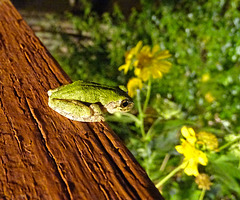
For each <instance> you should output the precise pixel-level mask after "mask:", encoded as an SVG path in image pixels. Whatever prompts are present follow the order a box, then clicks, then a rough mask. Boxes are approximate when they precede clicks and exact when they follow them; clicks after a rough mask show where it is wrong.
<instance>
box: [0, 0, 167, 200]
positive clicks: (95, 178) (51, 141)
mask: <svg viewBox="0 0 240 200" xmlns="http://www.w3.org/2000/svg"><path fill="white" fill-rule="evenodd" d="M69 82H70V79H69V77H68V76H67V75H66V74H65V73H64V72H63V71H62V69H61V68H60V67H59V65H58V64H57V63H56V61H55V60H54V59H53V58H52V56H51V55H50V54H49V52H48V51H47V50H46V48H45V47H44V46H43V45H42V44H41V42H40V41H39V40H38V38H37V37H36V36H35V35H34V33H33V31H32V30H31V29H30V28H29V27H28V26H27V25H26V23H25V21H24V20H23V19H22V17H21V16H20V15H19V13H18V12H17V11H16V9H15V8H14V7H13V5H12V4H11V3H10V2H9V1H7V0H0V158H1V160H0V183H1V184H0V199H47V200H49V199H53V200H56V199H97V200H100V199H111V200H112V199H124V200H127V199H144V200H145V199H162V197H161V195H160V193H159V192H158V190H157V189H156V188H155V187H154V185H153V183H152V182H151V181H150V180H149V178H148V176H147V175H146V173H145V171H144V170H143V169H142V168H141V167H140V165H139V164H138V163H137V161H136V160H135V158H134V157H133V156H132V154H131V153H130V152H129V150H128V149H127V148H126V147H125V146H124V145H123V143H122V142H121V141H120V140H119V138H118V137H117V136H116V134H115V133H113V131H112V130H111V129H110V128H109V127H108V125H107V124H106V123H81V122H75V121H71V120H69V119H67V118H65V117H63V116H61V115H59V114H58V113H56V112H54V111H53V110H52V109H50V108H49V107H48V105H47V101H48V96H47V91H48V90H49V89H50V88H55V87H58V86H59V85H62V84H67V83H69Z"/></svg>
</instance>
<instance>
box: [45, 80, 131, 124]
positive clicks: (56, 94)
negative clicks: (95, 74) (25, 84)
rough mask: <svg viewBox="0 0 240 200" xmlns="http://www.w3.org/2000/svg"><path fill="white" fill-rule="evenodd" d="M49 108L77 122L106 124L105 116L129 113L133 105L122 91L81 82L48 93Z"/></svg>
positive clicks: (117, 88) (118, 88)
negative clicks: (101, 122) (102, 122)
mask: <svg viewBox="0 0 240 200" xmlns="http://www.w3.org/2000/svg"><path fill="white" fill-rule="evenodd" d="M48 96H49V99H48V105H49V107H51V108H52V109H53V110H55V111H56V112H58V113H60V114H61V115H63V116H65V117H67V118H69V119H71V120H76V121H82V122H100V121H105V120H104V117H103V113H104V112H105V111H108V112H109V113H114V112H118V111H119V112H127V111H130V110H131V109H132V107H133V105H134V104H133V101H132V99H131V97H129V96H128V94H127V93H126V92H125V91H123V90H122V89H120V87H112V86H107V85H101V84H98V83H93V82H83V81H81V80H79V81H76V82H73V83H71V84H68V85H63V86H60V87H58V88H56V89H53V90H49V91H48Z"/></svg>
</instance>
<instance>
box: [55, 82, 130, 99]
mask: <svg viewBox="0 0 240 200" xmlns="http://www.w3.org/2000/svg"><path fill="white" fill-rule="evenodd" d="M55 95H56V96H57V98H61V99H68V100H79V101H83V102H88V103H96V102H101V103H106V101H108V97H109V96H110V97H111V98H112V99H111V100H117V99H118V98H119V97H120V96H127V94H125V92H123V91H122V90H120V89H119V88H118V87H112V86H107V85H102V84H98V83H93V82H84V81H81V80H79V81H75V82H73V83H72V84H68V85H64V86H62V87H60V88H59V89H58V90H57V91H56V92H53V93H52V97H53V98H54V96H55Z"/></svg>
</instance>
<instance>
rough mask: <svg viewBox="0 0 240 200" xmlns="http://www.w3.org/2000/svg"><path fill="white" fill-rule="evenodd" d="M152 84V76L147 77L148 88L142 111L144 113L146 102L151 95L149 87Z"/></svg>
mask: <svg viewBox="0 0 240 200" xmlns="http://www.w3.org/2000/svg"><path fill="white" fill-rule="evenodd" d="M151 86H152V78H149V80H148V88H147V96H146V99H145V102H144V105H143V112H144V113H145V111H146V109H147V106H148V103H149V99H150V95H151V88H152V87H151Z"/></svg>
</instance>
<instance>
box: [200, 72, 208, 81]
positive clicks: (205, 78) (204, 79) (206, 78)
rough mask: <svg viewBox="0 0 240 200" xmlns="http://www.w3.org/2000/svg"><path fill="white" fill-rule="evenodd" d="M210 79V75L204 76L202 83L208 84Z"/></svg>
mask: <svg viewBox="0 0 240 200" xmlns="http://www.w3.org/2000/svg"><path fill="white" fill-rule="evenodd" d="M209 79H210V75H209V74H208V73H206V74H203V75H202V82H207V81H209Z"/></svg>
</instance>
